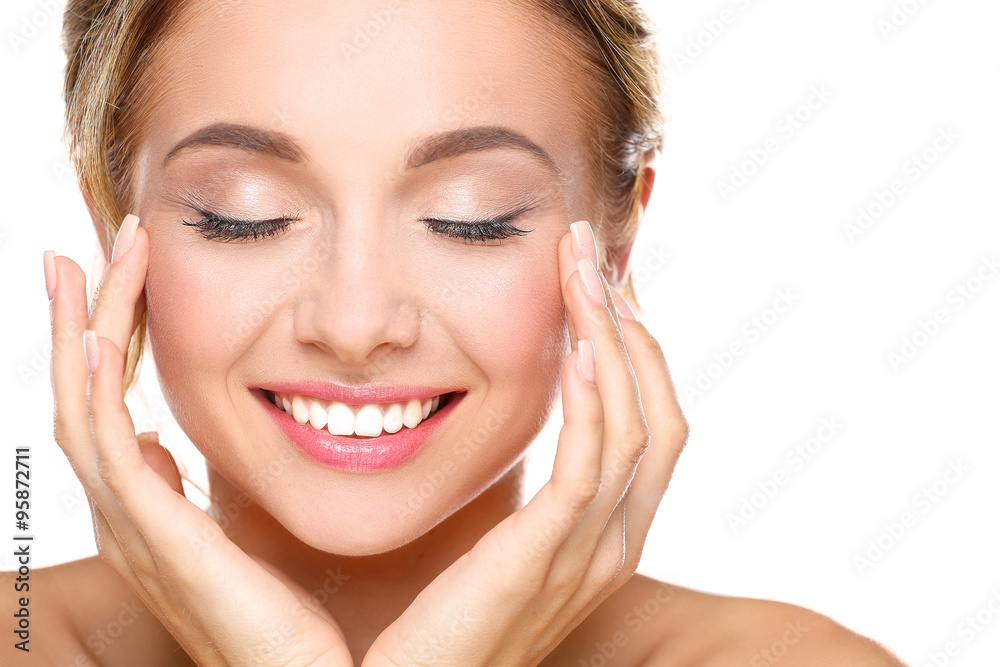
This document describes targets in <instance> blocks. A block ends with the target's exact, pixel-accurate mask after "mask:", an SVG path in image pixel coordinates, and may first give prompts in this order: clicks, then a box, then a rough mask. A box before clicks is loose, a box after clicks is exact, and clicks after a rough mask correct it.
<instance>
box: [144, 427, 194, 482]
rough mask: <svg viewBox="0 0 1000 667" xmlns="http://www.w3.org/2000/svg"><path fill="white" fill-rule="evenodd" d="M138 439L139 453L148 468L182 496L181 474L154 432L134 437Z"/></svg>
mask: <svg viewBox="0 0 1000 667" xmlns="http://www.w3.org/2000/svg"><path fill="white" fill-rule="evenodd" d="M136 437H137V438H138V439H139V451H140V452H142V458H144V459H146V463H147V464H148V465H149V467H150V468H152V469H153V470H155V471H156V472H157V474H158V475H159V476H160V477H162V478H163V479H164V480H165V481H166V482H167V484H169V485H170V488H172V489H173V490H174V491H176V492H177V493H179V494H181V495H182V496H183V495H184V485H183V484H182V483H181V473H180V471H178V469H177V462H176V461H174V457H173V454H171V453H170V452H169V451H167V450H166V449H165V448H164V447H163V446H162V445H161V444H160V442H159V437H158V436H157V435H156V432H155V431H145V432H143V433H140V434H139V435H138V436H136Z"/></svg>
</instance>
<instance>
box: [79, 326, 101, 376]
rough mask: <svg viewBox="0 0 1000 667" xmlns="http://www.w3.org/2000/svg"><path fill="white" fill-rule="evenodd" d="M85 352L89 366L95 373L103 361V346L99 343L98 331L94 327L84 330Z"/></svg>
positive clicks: (91, 371)
mask: <svg viewBox="0 0 1000 667" xmlns="http://www.w3.org/2000/svg"><path fill="white" fill-rule="evenodd" d="M83 354H84V357H86V359H87V368H88V369H89V370H90V374H91V375H93V374H94V373H96V372H97V366H98V365H99V364H100V363H101V348H100V347H98V345H97V332H96V331H94V330H93V329H87V330H85V331H84V332H83Z"/></svg>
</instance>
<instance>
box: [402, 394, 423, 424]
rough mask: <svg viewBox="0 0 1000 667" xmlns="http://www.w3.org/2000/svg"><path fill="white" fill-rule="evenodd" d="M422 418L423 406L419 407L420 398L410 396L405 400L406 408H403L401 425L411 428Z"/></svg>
mask: <svg viewBox="0 0 1000 667" xmlns="http://www.w3.org/2000/svg"><path fill="white" fill-rule="evenodd" d="M423 418H424V415H423V408H421V407H420V400H419V399H416V398H411V399H410V400H409V401H407V402H406V409H405V410H403V425H404V426H406V428H413V427H414V426H416V425H417V424H419V423H420V421H421V420H422V419H423Z"/></svg>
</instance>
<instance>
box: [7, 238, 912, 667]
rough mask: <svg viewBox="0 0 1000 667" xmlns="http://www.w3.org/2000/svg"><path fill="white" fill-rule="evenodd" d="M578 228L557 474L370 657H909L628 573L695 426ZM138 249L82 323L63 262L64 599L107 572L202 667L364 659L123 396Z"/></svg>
mask: <svg viewBox="0 0 1000 667" xmlns="http://www.w3.org/2000/svg"><path fill="white" fill-rule="evenodd" d="M579 227H580V228H582V229H584V230H586V229H587V228H588V226H587V225H586V224H583V225H580V226H579ZM123 229H127V225H124V226H123ZM572 236H573V235H572V234H567V235H565V236H564V237H563V238H562V240H561V241H560V244H559V266H560V276H561V279H562V280H563V285H564V289H563V294H564V296H565V303H566V309H567V312H568V313H569V316H570V321H571V323H572V329H573V331H574V332H586V335H587V336H592V340H593V341H594V347H595V349H596V359H597V362H596V366H595V369H594V370H595V371H596V378H595V379H596V384H591V383H590V382H589V381H588V379H587V378H586V377H585V375H586V370H585V369H584V371H583V373H581V370H580V368H578V366H577V364H578V361H579V360H580V358H581V356H582V353H581V350H582V349H585V348H586V345H584V346H580V345H579V343H578V341H577V340H576V334H574V335H573V339H574V345H573V347H574V351H573V352H572V353H571V354H570V355H569V356H568V357H567V358H566V361H565V363H564V365H563V377H562V380H563V384H562V387H563V405H564V414H563V417H564V420H565V424H564V426H563V428H562V430H561V432H560V437H559V443H558V447H557V454H556V460H555V464H554V469H553V474H552V479H551V480H550V481H549V482H548V483H547V484H546V485H545V486H544V487H543V488H542V489H541V490H540V491H539V493H538V494H537V495H536V496H535V497H534V498H533V499H532V500H531V501H530V502H529V503H528V504H527V505H526V506H525V507H524V508H522V509H521V510H519V511H517V512H514V513H513V514H511V515H510V516H509V517H508V518H507V519H505V520H504V521H502V522H501V523H500V524H498V525H497V526H496V527H495V528H494V529H493V530H491V531H490V532H489V533H487V535H486V536H485V537H484V538H483V539H481V540H480V541H479V542H478V543H477V544H476V546H475V547H474V548H473V549H472V550H471V551H469V552H468V553H467V554H466V555H464V556H462V557H461V558H459V559H458V560H457V561H456V562H455V563H454V564H453V565H452V566H451V567H450V568H448V569H447V570H445V572H444V573H442V575H441V576H440V577H438V578H437V579H435V580H434V582H433V583H432V584H431V585H430V586H428V587H427V588H426V589H425V590H424V591H423V592H422V593H421V594H420V595H418V596H417V598H416V599H415V600H414V601H413V604H412V605H411V606H410V607H409V608H408V609H407V610H406V611H405V612H404V613H403V614H402V615H401V616H400V617H399V619H398V620H397V621H396V622H394V623H393V624H391V625H390V626H389V627H388V628H386V630H385V631H384V632H383V633H382V634H381V635H380V636H379V637H378V639H377V640H376V641H375V642H374V644H373V645H372V646H371V647H370V649H369V650H368V652H367V653H366V654H365V656H364V658H363V660H362V661H361V662H360V664H361V665H404V664H427V665H537V664H545V665H558V664H577V662H576V661H579V660H583V661H587V660H588V659H593V656H597V655H598V654H599V651H600V650H602V648H601V647H603V650H604V651H608V650H610V649H609V648H608V647H609V646H612V645H614V646H615V651H616V662H615V663H614V664H634V665H640V664H662V665H688V664H691V665H694V664H703V665H716V664H717V665H726V664H737V660H739V664H746V660H747V658H748V657H754V656H759V659H761V660H765V658H764V657H762V656H763V655H764V654H763V653H762V651H766V650H768V648H773V647H774V646H776V645H778V646H784V649H785V650H787V651H788V652H787V653H782V657H786V656H787V659H786V660H784V661H783V662H784V664H791V665H807V664H808V665H822V664H830V665H834V664H853V665H898V664H901V663H899V662H897V661H895V660H893V659H892V658H891V657H890V656H888V654H886V653H885V652H884V651H882V650H881V649H880V648H879V647H877V646H876V645H875V644H874V643H871V642H868V641H866V640H863V639H861V638H860V637H858V636H856V635H854V634H853V633H850V632H848V631H846V630H844V629H843V628H841V627H840V626H838V625H836V624H835V623H833V622H832V621H830V620H829V619H825V618H824V617H822V616H820V615H818V614H815V613H812V612H808V611H807V610H804V609H800V608H797V607H793V606H790V605H782V604H779V603H768V602H763V601H750V600H736V599H726V598H714V597H713V596H705V595H704V594H700V593H696V592H693V591H686V590H684V589H679V588H676V587H672V586H668V585H665V584H661V583H660V582H655V581H653V580H650V579H648V578H645V577H641V576H633V573H634V571H635V568H636V566H637V564H638V560H639V554H640V553H641V548H642V543H643V541H644V539H645V536H646V533H647V531H648V529H649V525H650V522H651V521H652V518H653V515H654V513H655V510H656V507H657V506H658V505H659V502H660V500H661V498H662V495H663V493H664V491H665V490H666V486H667V482H668V481H669V479H670V476H671V474H672V471H673V468H674V465H675V463H676V460H677V456H678V455H679V453H680V451H681V448H682V447H683V445H684V443H685V441H686V438H687V424H686V421H685V420H684V417H683V415H682V413H681V410H680V407H679V405H678V403H677V400H676V395H675V393H674V390H673V383H672V381H671V379H670V376H669V371H668V369H667V365H666V363H665V361H664V358H663V355H662V352H661V350H660V347H659V346H658V344H657V342H656V340H655V339H654V338H653V337H652V336H651V335H650V334H649V332H648V330H647V329H646V328H645V327H644V326H643V324H642V323H641V322H638V321H636V320H635V319H634V316H633V315H632V313H631V311H630V310H629V309H628V307H627V305H626V304H625V303H624V301H623V300H622V299H621V295H620V294H619V293H618V292H617V290H615V289H614V288H613V287H611V286H609V285H608V283H607V281H606V280H604V278H603V276H599V274H597V273H596V272H594V274H593V275H592V278H595V279H598V281H599V283H598V284H599V291H598V292H595V293H594V295H593V296H592V295H591V294H589V293H588V291H587V288H586V285H585V281H584V280H583V279H582V277H581V275H582V271H581V270H580V265H579V264H578V261H580V260H581V258H582V259H583V262H584V266H583V267H582V268H583V270H584V271H589V270H592V269H591V265H588V264H587V262H589V261H591V260H590V256H591V254H592V253H593V252H594V251H595V247H594V245H593V241H592V238H591V237H590V236H589V234H587V233H586V232H585V233H583V234H581V238H582V239H583V240H584V241H585V244H584V247H583V248H582V249H578V248H576V247H574V244H573V240H572ZM128 245H129V239H127V238H126V239H124V243H123V239H119V240H118V241H117V242H116V251H115V257H116V259H115V261H114V262H113V263H112V264H111V265H110V267H109V268H108V270H107V273H106V275H105V278H104V281H103V282H102V286H101V289H100V290H99V293H98V298H97V301H96V304H95V306H94V308H93V313H92V315H91V316H90V317H89V318H88V317H87V307H86V293H85V291H84V284H85V283H84V275H83V272H82V270H81V269H80V268H79V267H78V266H77V265H76V263H75V262H73V261H72V260H70V259H69V258H66V257H56V258H55V263H54V265H55V274H56V278H55V290H54V297H53V299H52V306H51V311H52V328H53V336H54V337H55V340H59V339H61V337H62V334H68V333H69V332H71V331H80V330H90V331H93V332H94V335H90V331H87V333H85V334H84V336H83V338H84V341H85V342H84V344H82V345H75V344H67V345H64V346H59V347H56V348H55V349H54V351H53V371H52V372H53V383H54V392H55V397H56V405H57V412H56V420H55V424H56V437H57V441H58V442H59V444H60V446H61V447H62V448H63V451H64V452H65V453H66V455H67V456H68V457H69V459H70V461H71V462H72V464H73V467H74V469H75V470H76V471H77V474H78V475H79V476H80V478H81V480H82V481H84V483H85V485H86V488H87V493H88V496H89V497H90V498H91V501H92V509H93V514H94V519H95V533H96V538H97V543H98V547H99V551H100V559H101V560H100V561H99V562H93V561H95V559H87V561H90V562H87V563H85V562H84V561H79V562H77V563H75V564H73V563H71V564H68V565H69V566H70V567H71V568H73V570H74V572H70V569H69V568H67V567H65V566H60V567H57V568H49V570H50V573H48V575H47V576H49V577H51V579H50V581H53V582H58V583H59V584H60V585H61V586H62V587H63V590H64V592H68V591H69V590H70V589H72V588H76V587H78V586H80V585H81V584H82V583H83V582H81V581H75V582H74V581H71V580H72V579H74V578H75V577H80V576H84V575H85V573H86V572H87V571H88V570H89V574H90V576H91V577H96V578H98V579H111V578H109V577H108V576H107V575H108V572H107V569H106V568H110V569H111V570H113V571H114V573H116V575H117V576H120V577H121V579H122V580H123V581H124V582H126V583H127V585H128V589H130V590H131V591H132V592H134V593H135V594H136V595H137V596H138V597H139V598H141V600H142V603H143V605H144V608H145V609H148V610H152V612H153V614H152V615H150V614H145V615H141V614H140V615H139V616H138V618H141V621H140V620H137V621H136V626H137V627H136V628H135V629H134V631H135V634H136V636H139V634H140V633H141V632H142V631H143V629H145V632H147V633H148V632H149V631H150V629H151V628H150V626H152V625H154V623H152V622H151V620H152V618H151V617H152V616H155V619H156V621H157V622H159V623H161V624H162V627H163V628H165V629H167V630H168V631H169V632H170V634H171V635H172V636H173V637H175V638H176V639H177V643H178V644H179V645H180V647H182V648H183V650H184V651H185V652H186V653H187V654H188V655H189V656H191V658H193V659H194V661H195V663H196V664H199V665H242V664H264V665H276V666H277V665H303V666H305V665H354V664H355V662H354V659H353V658H352V656H351V652H350V650H349V647H348V645H347V642H346V641H345V637H344V635H343V633H342V631H341V630H340V628H339V626H338V625H337V623H336V620H335V619H334V618H333V617H332V616H331V615H330V614H329V613H328V612H327V611H326V610H325V609H323V608H322V607H321V606H320V605H318V604H316V602H315V601H314V600H313V599H312V598H311V597H310V594H309V593H308V592H307V591H305V590H304V589H302V588H301V587H300V586H298V585H297V584H296V583H295V582H294V581H293V580H291V579H290V578H289V577H287V576H285V575H284V574H283V573H282V572H280V571H279V570H276V569H274V568H273V567H269V566H268V564H267V563H266V562H264V561H262V560H260V559H257V558H254V557H252V556H248V555H247V554H245V553H244V552H243V551H242V550H240V549H239V548H238V547H237V546H236V545H235V544H233V543H232V542H231V541H230V540H229V539H228V538H227V537H226V536H225V534H224V533H223V532H222V530H221V529H220V528H219V527H218V526H217V524H215V522H214V521H213V520H212V519H211V518H210V517H209V516H208V515H207V514H206V513H204V512H203V511H201V510H200V509H199V508H198V507H197V506H195V505H194V504H192V503H191V502H189V501H188V500H187V499H185V498H184V496H183V489H182V487H181V483H180V481H181V480H180V475H179V473H178V472H177V468H176V466H175V465H174V463H173V461H172V459H171V458H170V455H169V454H168V453H167V452H166V450H164V449H163V448H162V447H160V446H159V445H158V444H156V443H155V440H153V439H150V438H149V437H146V436H144V437H136V435H135V430H134V426H133V423H132V421H131V419H130V417H129V415H128V410H127V408H126V406H125V404H124V402H123V401H122V398H121V396H122V379H123V378H122V376H123V372H124V355H123V354H122V350H123V349H124V348H125V346H126V345H127V343H128V340H129V336H130V334H131V332H132V330H133V329H134V326H135V325H136V324H137V320H138V317H139V316H140V315H141V314H142V310H143V309H142V300H141V299H139V298H138V297H139V295H140V293H141V291H142V286H143V283H144V279H145V271H146V265H147V252H148V235H147V234H146V233H145V230H143V229H142V228H141V227H139V228H138V229H136V230H135V238H134V241H132V242H131V248H128ZM120 249H121V250H120ZM618 304H621V306H620V308H621V309H620V310H619V307H618ZM74 338H76V339H77V340H79V337H74ZM89 367H94V368H95V371H94V372H93V374H91V373H90V370H89ZM637 369H638V370H637ZM605 396H607V399H604V397H605ZM91 425H92V429H91ZM206 531H209V532H212V534H213V535H214V537H215V539H212V540H210V541H209V543H208V545H207V546H205V545H204V544H202V543H200V542H199V543H193V542H192V540H191V539H190V538H191V536H192V535H196V534H200V535H204V534H206ZM193 562H197V563H198V564H199V567H191V563H193ZM60 569H61V570H62V571H59V570H60ZM626 582H628V584H627V586H626V585H625V584H626ZM108 583H109V584H112V585H111V586H110V587H109V588H107V589H104V590H103V591H102V592H101V593H100V594H98V595H97V596H91V597H89V598H88V597H83V598H77V599H82V600H84V601H86V600H88V599H91V600H94V603H95V604H94V605H93V607H92V608H91V609H89V610H86V611H84V610H81V609H80V608H79V607H76V608H74V609H73V610H72V613H71V614H70V617H71V618H74V619H76V620H79V619H80V618H82V617H84V616H85V615H87V613H88V612H93V611H95V610H96V609H98V608H99V607H100V606H101V605H107V604H108V603H109V602H113V600H114V596H113V595H108V594H107V591H115V590H118V591H119V592H124V591H123V590H122V587H121V586H117V587H116V586H114V585H113V583H114V582H113V581H110V580H109V581H108ZM91 585H93V584H91ZM74 597H75V596H74ZM123 597H124V596H123ZM96 598H101V600H98V599H96ZM653 600H655V601H656V602H657V604H654V605H653V607H652V608H654V609H657V612H654V613H655V614H656V615H657V616H659V618H657V617H656V616H653V617H652V618H650V617H649V616H648V613H647V615H645V616H644V615H642V614H641V613H637V612H636V609H638V608H639V607H645V608H646V609H647V610H648V609H650V607H649V604H648V603H649V602H650V601H653ZM53 602H54V600H51V599H50V600H49V604H53ZM84 607H85V608H86V607H87V604H86V602H84ZM595 610H596V613H595ZM52 611H54V609H47V610H45V611H44V612H38V615H41V616H43V617H44V616H45V615H46V612H48V613H51V612H52ZM60 611H61V612H62V613H63V614H66V613H67V612H68V611H69V610H67V609H61V610H60ZM661 611H662V612H663V613H660V612H661ZM630 614H631V617H630ZM637 619H640V620H641V622H642V623H644V624H648V625H649V626H651V627H650V628H647V629H644V630H643V631H642V633H641V634H640V635H638V636H637V637H636V636H635V635H632V637H633V639H632V641H631V645H629V643H628V641H626V642H625V643H624V646H618V645H617V644H615V642H619V643H620V641H621V640H620V638H621V637H625V638H626V639H628V638H629V636H630V635H631V632H633V631H634V629H633V628H632V626H633V625H634V624H635V623H638V622H639V620H637ZM751 619H752V620H751ZM706 620H713V621H715V622H716V623H717V624H718V626H717V627H713V628H710V629H708V630H707V631H706V630H705V629H704V628H701V629H700V631H699V632H698V633H697V634H695V635H694V636H693V637H692V635H691V634H690V633H689V630H691V629H694V628H697V627H698V626H699V625H701V624H702V623H704V622H705V621H706ZM626 624H627V625H626ZM70 625H71V624H65V625H61V626H60V625H54V626H50V628H49V629H50V631H52V630H54V631H55V633H56V637H60V635H62V636H61V637H60V641H61V642H63V645H62V646H61V647H60V650H59V654H60V655H64V654H65V653H66V652H67V651H66V649H70V651H72V650H77V651H80V652H82V653H87V652H89V651H88V649H92V648H93V641H91V643H90V644H89V646H87V647H84V646H80V645H75V646H74V645H73V642H71V641H69V637H67V636H66V635H68V634H70V631H71V627H69V626H70ZM143 626H145V627H143ZM626 628H628V629H629V633H630V635H626V634H625V630H626ZM132 631H133V630H132V629H130V632H132ZM567 635H569V637H568V638H567ZM264 638H267V641H264ZM772 638H773V639H774V641H770V640H771V639H772ZM92 639H93V637H91V640H92ZM164 639H166V637H165V636H164V635H162V633H161V635H160V637H159V640H158V641H156V642H154V643H152V644H151V645H150V647H149V648H150V649H153V650H151V651H150V652H149V654H148V657H146V658H144V660H145V661H144V664H164V665H167V664H190V663H189V662H187V659H186V658H184V657H182V656H181V654H180V653H178V652H177V651H176V650H169V649H170V648H171V647H170V642H169V641H168V642H164V641H163V640H164ZM55 646H56V645H55V644H53V646H50V647H44V645H43V647H42V648H43V653H49V655H52V656H53V657H54V656H55V655H56V650H54V649H55ZM209 647H212V648H211V649H210V648H209ZM156 649H159V650H162V651H163V653H160V654H159V655H157V653H156V652H155V650H156ZM134 650H138V648H137V647H135V648H134ZM588 650H589V651H590V653H592V654H593V656H592V657H591V658H588V657H587V656H588V653H587V651H588ZM91 655H92V656H93V654H92V653H91ZM93 657H94V658H95V659H96V660H97V661H98V664H102V665H118V664H123V665H124V664H134V663H130V662H129V660H134V659H135V658H136V655H135V654H133V655H132V657H131V658H121V657H120V658H119V659H111V660H107V659H105V660H101V659H100V658H97V656H93ZM157 658H159V660H162V662H161V661H159V660H157ZM61 659H65V658H64V657H63V658H61ZM570 660H573V661H574V662H569V661H570ZM24 664H54V663H43V662H30V663H29V662H26V663H24ZM584 664H587V663H586V662H585V663H584ZM751 664H755V663H751ZM758 664H768V663H767V662H760V663H758Z"/></svg>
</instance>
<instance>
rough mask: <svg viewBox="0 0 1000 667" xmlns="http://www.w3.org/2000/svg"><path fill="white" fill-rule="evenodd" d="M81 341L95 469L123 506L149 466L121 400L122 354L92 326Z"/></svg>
mask: <svg viewBox="0 0 1000 667" xmlns="http://www.w3.org/2000/svg"><path fill="white" fill-rule="evenodd" d="M84 341H85V342H84V347H85V352H86V357H87V363H88V365H89V367H90V369H91V370H92V375H91V376H90V395H89V402H90V414H91V422H92V431H93V438H94V445H95V448H96V450H97V462H98V470H99V473H100V475H101V479H102V480H103V482H104V483H105V484H106V485H107V486H108V487H109V488H110V489H111V491H112V492H113V493H114V494H115V496H116V497H117V498H118V499H119V500H120V501H121V502H122V504H123V505H126V506H127V505H129V498H127V497H126V496H127V495H132V494H131V493H130V492H131V491H132V489H133V488H134V487H133V485H134V483H135V481H136V480H138V479H139V478H140V477H147V475H146V472H147V471H151V469H150V468H149V467H148V466H147V465H146V461H145V459H143V457H142V453H141V452H140V450H139V441H138V439H137V438H136V435H135V425H134V424H133V423H132V418H131V416H129V413H128V408H127V407H126V406H125V401H124V400H123V399H122V385H123V381H124V378H123V376H124V366H125V363H124V359H125V357H124V355H123V354H122V352H121V350H120V349H119V348H118V346H117V345H115V343H114V342H112V341H110V340H108V339H107V338H104V337H103V336H98V335H96V332H94V331H93V330H92V329H91V330H88V331H86V332H85V334H84ZM125 509H126V510H127V507H126V508H125Z"/></svg>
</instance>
